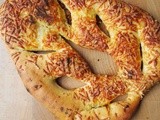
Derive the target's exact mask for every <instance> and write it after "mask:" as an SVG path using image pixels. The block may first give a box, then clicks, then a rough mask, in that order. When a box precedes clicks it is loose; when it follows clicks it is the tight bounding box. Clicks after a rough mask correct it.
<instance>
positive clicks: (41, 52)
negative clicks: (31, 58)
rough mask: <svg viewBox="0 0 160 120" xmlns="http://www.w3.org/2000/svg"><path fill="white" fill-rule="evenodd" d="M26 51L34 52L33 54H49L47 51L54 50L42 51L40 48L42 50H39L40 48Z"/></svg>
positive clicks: (51, 51)
mask: <svg viewBox="0 0 160 120" xmlns="http://www.w3.org/2000/svg"><path fill="white" fill-rule="evenodd" d="M28 51H29V52H32V53H35V54H49V53H53V52H55V51H54V50H46V51H44V50H42V51H40V50H38V51H33V50H31V51H30V50H28Z"/></svg>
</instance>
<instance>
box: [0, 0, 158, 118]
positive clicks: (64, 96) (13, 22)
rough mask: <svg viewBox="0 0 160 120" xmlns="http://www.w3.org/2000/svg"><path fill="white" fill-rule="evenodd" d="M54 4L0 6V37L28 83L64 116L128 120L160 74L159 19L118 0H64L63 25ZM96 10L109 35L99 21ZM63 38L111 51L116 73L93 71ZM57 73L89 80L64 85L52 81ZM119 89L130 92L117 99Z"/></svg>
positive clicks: (24, 0)
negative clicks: (68, 86) (68, 87)
mask: <svg viewBox="0 0 160 120" xmlns="http://www.w3.org/2000/svg"><path fill="white" fill-rule="evenodd" d="M59 3H60V2H57V1H56V0H18V1H16V0H7V1H6V2H5V3H4V4H3V5H2V6H1V7H0V30H1V36H2V37H3V38H4V40H5V43H6V44H7V45H8V48H9V51H10V53H11V56H12V58H13V60H14V62H15V64H16V67H17V70H18V71H19V74H20V76H21V78H22V80H23V82H24V85H25V87H26V89H27V90H28V92H30V93H31V94H32V95H33V96H34V97H35V98H37V99H38V100H39V101H41V102H42V103H43V104H44V105H45V106H46V107H47V108H49V110H50V111H51V112H53V113H54V114H55V115H56V116H57V117H59V118H60V119H62V120H63V119H77V120H79V119H80V120H81V119H82V120H85V119H86V120H90V119H93V120H96V119H111V120H117V119H118V120H119V119H121V120H124V119H125V120H127V119H130V118H131V115H132V114H133V112H134V111H135V110H136V108H137V106H138V104H139V102H140V100H141V97H142V95H143V94H144V93H145V92H146V90H148V89H149V88H150V87H152V86H153V85H154V84H155V83H156V82H158V81H159V80H160V24H159V23H158V21H156V20H154V19H153V18H152V17H151V16H150V15H149V14H148V13H146V12H145V11H143V10H141V9H139V8H138V7H135V6H132V5H130V4H127V3H125V2H122V1H119V0H79V1H76V0H63V1H61V4H64V5H65V7H66V8H65V9H68V10H69V11H70V12H71V18H72V22H71V23H70V24H68V21H67V19H66V16H65V15H66V13H65V11H64V10H63V9H64V8H63V7H62V5H59ZM96 16H99V17H100V19H101V20H102V22H103V23H104V25H105V28H106V29H107V30H108V33H109V35H108V34H105V33H104V32H103V31H101V29H100V28H99V26H98V25H97V24H96V23H97V21H96ZM66 39H69V40H71V41H73V42H74V43H76V44H78V45H80V46H83V47H87V48H90V49H95V50H98V51H103V52H107V53H109V54H110V55H111V56H112V57H113V58H114V60H115V62H116V64H117V66H118V74H117V75H115V76H107V75H95V74H93V73H92V71H91V70H90V68H89V66H88V64H87V63H86V62H85V60H84V59H83V58H82V57H81V56H80V55H78V53H77V52H75V51H74V50H73V49H72V47H71V46H70V45H69V44H68V43H67V42H66ZM36 51H41V52H42V51H43V52H44V51H49V52H48V53H41V54H38V53H36ZM148 51H149V52H148ZM141 66H143V68H141ZM62 76H68V77H72V78H75V79H77V80H79V81H83V82H84V83H86V85H85V86H83V87H80V88H77V89H75V90H65V89H63V88H61V87H60V86H58V85H57V83H56V79H57V78H59V77H62ZM122 95H127V98H126V99H124V100H120V101H118V102H114V100H115V99H116V98H117V97H119V96H122ZM72 101H74V102H72Z"/></svg>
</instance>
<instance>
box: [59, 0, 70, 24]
mask: <svg viewBox="0 0 160 120" xmlns="http://www.w3.org/2000/svg"><path fill="white" fill-rule="evenodd" d="M57 1H58V3H59V5H60V6H61V8H62V9H63V10H64V12H65V16H66V19H67V23H68V24H69V25H71V24H72V18H71V12H70V11H69V10H68V9H67V8H66V6H65V5H64V4H63V3H62V2H61V1H60V0H57Z"/></svg>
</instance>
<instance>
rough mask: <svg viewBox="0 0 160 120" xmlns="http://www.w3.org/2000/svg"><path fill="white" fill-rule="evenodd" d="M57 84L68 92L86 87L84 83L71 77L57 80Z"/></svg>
mask: <svg viewBox="0 0 160 120" xmlns="http://www.w3.org/2000/svg"><path fill="white" fill-rule="evenodd" d="M56 83H57V84H58V85H59V86H60V87H62V88H64V89H67V90H72V89H76V88H80V87H83V86H85V85H86V84H85V83H83V82H81V81H79V80H76V79H73V78H70V77H67V76H64V77H61V78H58V79H56Z"/></svg>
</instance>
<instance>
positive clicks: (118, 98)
mask: <svg viewBox="0 0 160 120" xmlns="http://www.w3.org/2000/svg"><path fill="white" fill-rule="evenodd" d="M127 97H128V94H124V95H120V96H118V97H117V98H116V99H114V100H113V101H112V103H114V102H119V101H125V100H126V99H127Z"/></svg>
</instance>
